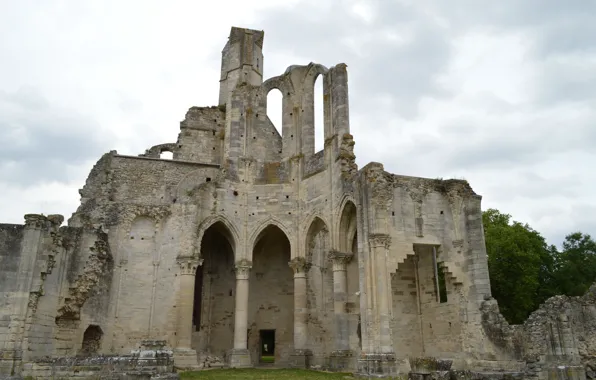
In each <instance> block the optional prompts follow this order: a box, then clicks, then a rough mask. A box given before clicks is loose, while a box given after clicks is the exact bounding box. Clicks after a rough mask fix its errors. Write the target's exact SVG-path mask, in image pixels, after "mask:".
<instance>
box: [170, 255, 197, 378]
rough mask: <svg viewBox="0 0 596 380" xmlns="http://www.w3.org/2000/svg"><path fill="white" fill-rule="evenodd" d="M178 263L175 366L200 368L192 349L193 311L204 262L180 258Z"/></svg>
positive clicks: (193, 258)
mask: <svg viewBox="0 0 596 380" xmlns="http://www.w3.org/2000/svg"><path fill="white" fill-rule="evenodd" d="M176 262H177V263H178V265H179V266H180V272H179V274H178V277H179V287H178V300H177V302H176V309H177V310H178V324H177V327H176V349H175V350H174V366H175V367H176V368H180V369H184V368H196V367H198V362H197V353H196V351H195V350H193V349H191V347H190V345H191V338H192V311H193V306H194V300H195V276H196V273H197V268H198V267H199V265H202V264H203V260H201V259H199V258H198V257H196V256H179V257H177V258H176Z"/></svg>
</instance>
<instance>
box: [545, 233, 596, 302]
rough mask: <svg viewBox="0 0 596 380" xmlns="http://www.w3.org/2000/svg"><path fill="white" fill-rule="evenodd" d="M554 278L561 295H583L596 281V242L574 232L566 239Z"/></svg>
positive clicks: (558, 258)
mask: <svg viewBox="0 0 596 380" xmlns="http://www.w3.org/2000/svg"><path fill="white" fill-rule="evenodd" d="M554 278H555V281H556V283H557V285H558V288H559V290H560V294H565V295H568V296H581V295H583V294H584V293H585V292H586V291H587V290H588V288H589V287H590V285H592V284H593V283H594V282H595V281H596V241H594V240H593V239H592V237H591V236H590V235H588V234H583V233H581V232H574V233H572V234H569V235H567V236H566V237H565V241H563V250H562V251H561V253H560V254H559V255H558V257H557V260H556V272H555V275H554Z"/></svg>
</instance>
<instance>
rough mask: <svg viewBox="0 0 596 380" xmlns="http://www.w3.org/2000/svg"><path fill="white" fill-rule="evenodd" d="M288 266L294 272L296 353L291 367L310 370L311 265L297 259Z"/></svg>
mask: <svg viewBox="0 0 596 380" xmlns="http://www.w3.org/2000/svg"><path fill="white" fill-rule="evenodd" d="M288 264H289V265H290V267H291V268H292V270H293V271H294V353H293V354H292V355H291V356H290V365H291V366H292V367H295V368H309V367H310V357H311V356H312V352H311V351H310V350H308V349H307V342H308V326H307V319H308V308H307V305H306V271H307V270H308V268H309V264H308V263H307V262H306V259H305V258H304V257H296V258H294V259H292V261H290V262H289V263H288Z"/></svg>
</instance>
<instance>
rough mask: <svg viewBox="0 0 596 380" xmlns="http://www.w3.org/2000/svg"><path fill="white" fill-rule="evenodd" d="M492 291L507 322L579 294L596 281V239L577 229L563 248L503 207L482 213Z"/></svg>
mask: <svg viewBox="0 0 596 380" xmlns="http://www.w3.org/2000/svg"><path fill="white" fill-rule="evenodd" d="M482 221H483V223H484V236H485V240H486V250H487V253H488V268H489V273H490V282H491V288H492V295H493V297H495V299H496V300H497V301H498V302H499V308H500V310H501V313H502V314H503V316H504V317H505V318H506V319H507V321H509V323H513V324H519V323H523V322H524V320H525V319H526V318H527V317H528V316H529V315H530V313H531V312H532V311H534V310H536V309H537V308H538V306H539V305H540V304H541V303H543V302H544V301H545V300H547V299H548V298H550V297H552V296H555V295H567V296H581V295H583V294H584V293H585V292H586V291H587V290H588V288H589V287H590V285H591V284H593V283H594V282H596V241H594V239H592V237H591V236H590V235H588V234H584V233H581V232H574V233H571V234H569V235H567V236H566V237H565V240H564V242H563V244H562V249H561V250H559V249H557V247H555V246H554V245H548V244H547V243H546V240H545V239H544V237H542V235H541V234H540V233H539V232H538V231H536V230H534V229H533V228H532V227H530V226H529V225H528V224H522V223H520V222H517V221H513V220H512V219H511V215H508V214H502V213H501V212H499V210H495V209H489V210H486V211H484V212H483V214H482Z"/></svg>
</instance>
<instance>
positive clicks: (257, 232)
mask: <svg viewBox="0 0 596 380" xmlns="http://www.w3.org/2000/svg"><path fill="white" fill-rule="evenodd" d="M271 225H272V226H275V227H277V228H279V229H280V230H281V231H282V232H283V233H284V234H285V235H286V238H287V239H288V241H289V242H290V253H291V258H292V259H293V258H294V257H295V256H296V252H295V249H294V238H293V235H292V234H290V232H289V230H288V229H287V228H286V226H285V225H284V224H283V223H282V222H281V221H280V220H279V219H277V218H275V217H272V216H270V217H269V218H267V219H266V220H264V221H263V222H261V223H260V224H259V225H258V226H257V228H255V229H254V230H253V232H252V234H251V235H250V239H249V244H248V248H250V252H249V253H248V255H250V259H249V260H252V251H253V249H254V248H255V246H256V245H257V242H258V240H259V239H260V238H261V237H262V233H263V231H265V229H266V228H267V227H269V226H271Z"/></svg>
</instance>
